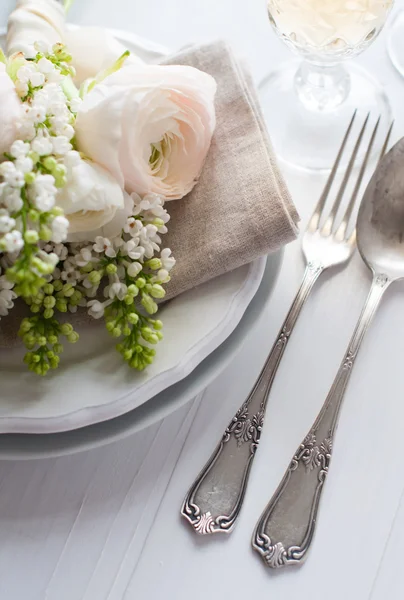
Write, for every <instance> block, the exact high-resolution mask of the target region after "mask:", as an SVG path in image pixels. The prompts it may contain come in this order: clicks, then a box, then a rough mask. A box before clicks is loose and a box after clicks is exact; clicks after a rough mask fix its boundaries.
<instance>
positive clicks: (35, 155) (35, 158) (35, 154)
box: [28, 151, 40, 165]
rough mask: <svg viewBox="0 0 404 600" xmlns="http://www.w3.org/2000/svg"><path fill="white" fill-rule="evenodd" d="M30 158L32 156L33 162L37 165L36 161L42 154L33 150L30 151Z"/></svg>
mask: <svg viewBox="0 0 404 600" xmlns="http://www.w3.org/2000/svg"><path fill="white" fill-rule="evenodd" d="M28 158H30V159H31V160H32V162H33V163H34V165H36V163H37V162H38V161H39V159H40V156H39V154H37V153H36V152H32V151H31V152H28Z"/></svg>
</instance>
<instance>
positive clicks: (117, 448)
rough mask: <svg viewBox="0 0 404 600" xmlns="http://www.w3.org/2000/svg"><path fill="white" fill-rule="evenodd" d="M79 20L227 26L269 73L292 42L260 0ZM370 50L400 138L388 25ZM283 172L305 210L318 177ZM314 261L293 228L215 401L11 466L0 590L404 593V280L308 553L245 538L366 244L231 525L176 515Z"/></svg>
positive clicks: (303, 340)
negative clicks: (299, 560)
mask: <svg viewBox="0 0 404 600" xmlns="http://www.w3.org/2000/svg"><path fill="white" fill-rule="evenodd" d="M396 4H398V5H401V6H403V2H402V0H399V1H398V2H396ZM12 6H13V0H2V1H1V3H0V23H1V24H5V22H6V17H7V14H8V12H9V10H10V9H11V7H12ZM71 18H72V20H73V21H75V22H76V23H82V24H99V25H104V26H110V27H116V28H127V29H128V28H130V29H132V30H133V31H135V32H136V33H138V34H140V35H142V36H145V37H149V38H151V39H153V40H155V41H158V42H160V43H163V44H166V45H168V46H170V47H172V48H176V47H179V46H181V45H183V44H186V43H189V42H195V41H203V40H208V39H215V38H220V37H225V38H226V39H228V40H229V41H230V42H231V43H232V44H233V46H234V47H235V48H236V49H237V50H238V51H239V53H241V54H243V55H244V56H246V57H247V59H248V60H249V62H250V64H251V66H252V69H253V73H254V76H255V78H256V79H257V80H258V79H260V78H261V77H262V76H263V75H264V74H265V73H266V72H267V71H268V70H270V69H271V68H272V67H274V66H276V65H277V64H278V63H279V62H280V61H281V60H283V59H285V58H287V57H288V51H287V50H286V49H285V48H284V47H283V46H282V44H281V43H280V42H279V41H278V40H276V38H275V36H274V35H273V34H272V32H271V30H270V28H269V25H268V23H267V18H266V13H265V2H264V0H248V2H247V0H245V1H244V2H243V1H242V0H204V1H203V2H198V1H197V0H170V1H167V0H152V1H149V2H144V1H141V0H132V1H131V2H130V3H129V2H127V0H114V2H107V0H77V1H76V4H75V6H74V8H73V10H72V13H71ZM360 61H361V62H363V63H364V64H366V65H368V66H371V68H372V70H373V72H374V73H375V74H377V76H378V77H379V79H380V80H381V81H382V82H383V85H384V86H385V88H386V91H387V92H388V94H389V96H390V97H391V99H392V102H393V105H394V108H395V114H396V118H397V125H396V137H398V136H399V135H403V134H404V114H403V109H402V107H403V98H404V81H402V80H401V79H400V78H399V76H398V75H396V73H395V72H394V70H393V68H392V66H391V65H390V63H389V60H388V58H387V54H386V49H385V37H384V36H381V38H380V39H379V40H378V41H377V42H376V43H375V44H374V46H373V47H372V48H371V49H370V50H369V51H368V52H366V53H365V54H364V55H363V57H361V58H360ZM286 176H287V178H288V182H289V184H290V188H291V191H292V194H293V196H294V198H295V201H296V203H297V205H298V208H299V210H300V212H301V215H302V218H303V221H304V220H305V218H307V217H308V215H309V214H310V212H311V209H312V206H313V203H314V201H315V199H316V198H317V196H318V194H319V191H320V190H321V186H322V183H323V182H322V181H321V180H320V179H317V178H313V177H307V176H303V175H297V174H296V173H292V172H289V173H286ZM302 267H303V265H302V261H301V258H300V249H299V244H298V243H296V244H294V245H292V246H290V247H289V248H288V249H287V252H286V257H285V262H284V268H283V270H282V273H281V276H280V279H279V282H278V285H277V287H276V290H275V292H274V294H273V296H272V298H271V299H270V300H269V302H268V305H267V308H266V316H265V318H264V319H263V320H261V322H260V323H258V324H257V326H256V327H255V329H254V332H253V333H252V335H251V336H250V338H249V339H248V340H247V341H246V343H245V345H244V347H243V348H242V350H241V352H240V354H239V356H238V357H237V359H236V360H235V361H234V363H233V364H232V365H230V367H229V368H228V369H227V370H226V372H225V373H223V375H222V376H221V377H220V378H219V379H218V380H217V381H216V382H215V383H214V384H213V385H212V386H211V387H210V388H209V389H208V390H207V391H206V392H205V394H204V396H203V398H202V400H201V399H196V400H195V401H194V402H193V403H191V404H190V405H188V406H186V407H184V408H183V409H181V410H180V411H179V412H177V413H175V414H173V415H171V416H170V417H168V418H167V419H165V420H164V421H163V422H162V423H158V424H155V425H154V426H152V427H150V428H149V429H147V430H145V431H143V432H141V433H139V434H137V435H136V436H133V437H132V438H129V439H126V440H124V441H121V442H118V443H115V444H112V445H111V446H108V447H104V448H101V449H98V450H94V451H91V452H87V453H84V454H81V455H75V456H71V457H63V458H59V459H49V460H43V461H33V462H26V463H24V462H21V463H18V462H15V463H12V462H8V463H1V464H0V532H1V538H0V539H1V541H0V598H1V599H2V600H3V599H4V600H20V599H21V600H22V599H24V600H25V599H27V600H45V599H47V600H107V599H108V600H123V599H125V600H134V599H136V600H158V599H160V598H168V599H169V600H202V599H204V600H205V599H206V598H212V599H213V600H218V599H219V598H222V597H229V598H234V599H237V600H238V599H240V600H241V598H246V597H251V598H272V599H274V600H275V599H276V600H289V599H290V598H298V599H299V600H324V599H327V600H340V599H341V598H346V599H347V600H401V599H402V598H404V578H403V576H402V564H401V563H402V558H401V557H402V550H401V549H402V544H403V541H404V499H403V498H404V463H403V460H402V439H403V435H404V419H403V417H404V404H403V397H404V373H403V357H404V310H403V292H404V288H403V286H400V285H397V286H396V287H395V288H393V289H392V290H391V291H390V292H389V295H388V297H387V298H386V300H385V302H384V306H383V307H382V310H381V311H380V313H379V315H378V316H377V317H376V320H375V323H374V326H373V328H372V330H371V332H370V333H369V335H368V337H367V338H366V340H365V343H364V347H363V349H362V352H361V356H360V358H359V360H358V363H357V365H356V367H355V371H354V373H353V376H352V381H351V383H350V386H349V390H348V393H347V398H346V405H345V408H344V410H343V414H342V418H341V422H340V426H339V431H338V437H337V442H336V448H335V454H334V458H333V463H332V467H331V470H330V477H329V480H328V482H327V486H326V490H325V493H324V498H323V502H322V510H321V516H320V521H319V525H318V531H317V535H316V539H315V543H314V546H313V549H312V552H311V554H310V557H309V559H308V562H307V563H306V565H305V566H304V567H303V568H301V569H296V570H293V569H290V570H288V571H283V572H281V573H275V574H274V573H269V572H267V571H266V570H265V569H264V568H263V566H262V565H261V563H260V561H259V560H258V558H257V557H256V556H254V555H253V553H252V551H251V549H250V544H249V542H250V536H251V532H252V529H253V526H254V524H255V522H256V519H257V518H258V516H259V514H260V512H261V510H262V509H263V507H264V505H265V503H266V501H267V500H268V499H269V497H270V495H271V494H272V492H273V491H274V489H275V487H276V485H277V484H278V482H279V480H280V477H281V475H282V474H283V472H284V469H285V467H286V465H287V463H288V461H289V459H290V457H291V455H292V453H293V451H294V450H295V448H296V446H297V444H298V443H299V442H300V440H301V438H302V436H303V435H304V434H305V432H306V430H307V429H308V427H309V425H310V424H311V422H312V420H313V418H314V416H315V414H316V413H317V411H318V409H319V407H320V405H321V403H322V401H323V399H324V397H325V394H326V392H327V390H328V388H329V386H330V383H331V381H332V378H333V376H334V373H335V371H336V368H337V366H338V364H339V361H340V359H341V357H342V354H343V351H344V350H345V346H346V344H347V341H348V339H349V337H350V333H351V331H352V328H353V325H354V323H355V321H356V319H357V317H358V314H359V312H360V307H361V304H362V302H363V300H364V298H365V296H366V293H367V287H368V285H369V275H368V273H367V272H366V270H365V268H364V266H363V265H362V264H361V261H360V259H359V258H358V257H357V256H356V257H355V259H354V260H353V261H352V263H351V264H350V265H349V268H347V269H345V270H342V271H339V272H338V273H335V274H333V276H326V277H325V278H324V279H323V281H322V282H320V283H319V285H318V287H317V289H316V292H315V294H314V295H313V297H312V298H311V299H310V301H309V304H308V306H307V309H306V310H305V311H304V314H303V315H302V317H301V320H300V322H299V324H298V326H297V330H296V334H295V336H294V339H293V341H292V343H291V344H290V347H289V348H288V351H287V354H286V355H285V358H284V361H283V364H282V366H281V368H280V372H279V374H278V377H277V379H276V381H275V385H274V388H273V392H272V396H271V401H270V411H269V416H268V419H267V422H266V424H265V431H264V435H263V437H262V441H261V445H260V449H259V455H258V457H257V459H256V462H255V466H254V469H253V473H252V477H251V484H250V489H249V493H248V495H247V499H246V502H245V506H244V510H243V513H242V516H241V518H240V522H239V524H238V527H237V528H236V530H235V532H234V534H233V535H232V536H230V537H229V538H219V539H218V538H216V539H214V540H206V539H200V538H197V537H196V536H194V535H193V534H192V532H190V531H189V530H188V529H187V528H186V527H185V526H184V525H183V524H182V523H181V522H180V519H179V516H178V511H179V507H180V504H181V501H182V499H183V496H184V494H185V492H186V489H187V487H188V485H189V484H190V483H191V481H192V480H193V478H194V477H195V475H196V473H197V471H198V470H199V468H200V467H201V466H202V464H203V463H204V462H205V460H206V459H207V457H208V456H209V454H210V452H211V450H212V448H213V446H214V444H215V443H216V441H217V439H218V437H219V435H220V434H221V432H222V431H223V428H224V427H225V426H226V424H227V421H228V419H229V417H230V416H231V415H232V414H233V412H234V410H235V409H236V407H237V406H238V405H239V404H240V403H241V401H242V400H243V399H244V398H245V396H246V394H247V393H248V391H249V388H250V387H251V385H252V383H253V381H254V379H255V377H256V376H257V374H258V372H259V369H260V365H261V364H262V362H263V360H264V357H265V356H266V354H267V352H268V350H269V348H270V346H271V344H272V341H273V339H274V336H275V334H276V332H277V329H278V327H279V324H280V323H281V321H282V319H283V317H284V314H285V311H286V309H287V307H288V305H289V302H290V301H291V299H292V297H293V295H294V293H295V290H296V288H297V286H298V284H299V281H300V277H301V274H302Z"/></svg>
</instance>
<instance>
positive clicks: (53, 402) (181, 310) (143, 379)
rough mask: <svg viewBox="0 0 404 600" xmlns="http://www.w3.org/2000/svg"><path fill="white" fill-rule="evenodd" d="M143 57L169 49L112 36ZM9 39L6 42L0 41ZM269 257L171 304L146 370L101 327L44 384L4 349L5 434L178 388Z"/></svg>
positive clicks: (0, 358)
mask: <svg viewBox="0 0 404 600" xmlns="http://www.w3.org/2000/svg"><path fill="white" fill-rule="evenodd" d="M112 33H113V34H114V35H115V37H117V38H118V39H119V40H120V41H121V42H122V43H123V44H124V45H125V46H126V47H128V48H129V49H130V50H131V51H133V52H134V53H136V54H137V55H139V56H140V57H141V58H143V59H144V60H148V61H155V60H158V59H161V58H162V57H163V56H165V55H166V53H167V51H166V50H165V49H164V48H161V47H159V46H156V45H154V44H151V43H149V42H146V41H144V40H141V39H140V38H137V37H136V36H133V35H130V34H124V33H121V32H116V31H112ZM1 41H3V42H4V38H3V40H0V43H1ZM264 268H265V258H263V259H260V260H257V261H255V262H254V263H252V264H250V265H246V266H244V267H241V268H239V269H237V270H235V271H233V272H231V273H227V274H226V275H224V276H222V277H220V278H217V279H215V280H213V281H211V282H208V283H207V284H204V285H202V286H200V287H199V288H198V289H195V290H192V291H190V292H188V293H186V294H183V295H181V296H180V297H179V298H176V299H175V300H173V301H171V302H170V303H168V304H167V306H165V307H163V308H162V310H161V313H160V314H161V318H162V319H163V321H164V336H165V337H164V341H163V342H162V343H161V344H159V347H158V354H157V358H156V360H155V362H154V364H153V365H151V366H150V367H149V368H148V369H147V371H146V372H144V373H137V372H135V371H132V370H130V369H129V368H128V367H127V366H126V365H125V364H124V363H123V362H122V360H121V357H120V356H119V355H118V353H117V352H116V351H115V348H114V346H115V341H114V340H113V338H111V337H110V336H109V335H108V334H107V332H106V331H105V328H104V327H103V326H102V323H95V324H91V325H87V326H82V327H81V329H80V328H79V331H80V335H81V340H80V343H79V344H77V345H75V346H69V345H68V344H67V345H66V352H65V353H64V355H63V360H62V361H61V366H60V367H59V369H58V370H57V371H56V372H55V373H52V374H48V376H47V377H46V378H45V379H39V378H38V377H36V376H35V375H33V374H31V373H29V372H27V370H26V367H25V365H24V364H23V363H22V357H23V353H24V350H23V348H22V347H21V346H16V347H15V348H12V349H7V350H5V349H4V348H3V349H0V378H1V391H0V394H1V398H0V433H35V434H38V433H53V432H60V431H67V430H71V429H76V428H79V427H85V426H88V425H91V424H94V423H99V422H100V421H105V420H108V419H113V418H116V417H117V416H119V415H122V414H124V413H127V412H128V411H131V410H133V409H135V408H136V407H138V406H140V405H142V404H144V403H145V402H147V401H148V400H149V399H150V398H152V397H153V396H155V395H156V394H158V393H160V392H161V391H162V390H164V389H166V388H167V387H169V386H172V385H173V384H175V383H177V382H178V381H180V380H181V379H183V378H184V377H186V376H187V375H189V373H191V372H192V371H193V370H194V369H195V367H196V366H197V365H198V364H199V363H200V362H201V361H203V360H204V359H205V358H206V357H207V356H208V355H209V354H210V353H211V352H213V351H214V350H215V349H216V348H217V347H218V346H219V345H220V344H221V343H222V342H223V341H224V340H225V339H226V338H227V337H228V336H229V335H230V334H231V332H232V331H233V330H234V328H235V327H236V326H237V324H238V323H239V321H240V319H241V317H242V316H243V314H244V311H245V310H246V308H247V306H248V305H249V303H250V302H251V300H252V298H253V297H254V294H255V293H256V291H257V289H258V286H259V284H260V282H261V279H262V275H263V272H264Z"/></svg>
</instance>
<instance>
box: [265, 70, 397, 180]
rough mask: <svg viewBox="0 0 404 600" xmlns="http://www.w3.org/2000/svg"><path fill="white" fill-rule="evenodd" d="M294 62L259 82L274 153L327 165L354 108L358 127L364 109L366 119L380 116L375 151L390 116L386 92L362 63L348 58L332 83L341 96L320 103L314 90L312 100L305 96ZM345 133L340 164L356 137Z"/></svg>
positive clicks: (320, 167) (308, 167)
mask: <svg viewBox="0 0 404 600" xmlns="http://www.w3.org/2000/svg"><path fill="white" fill-rule="evenodd" d="M299 65H301V63H299V62H298V61H293V62H291V63H286V64H285V65H281V66H280V67H279V68H278V69H277V70H276V71H274V72H272V73H271V74H270V75H269V76H268V77H267V78H266V79H265V80H264V81H263V82H262V83H261V85H260V86H259V94H260V100H261V105H262V110H263V114H264V119H265V121H266V124H267V126H268V131H269V135H270V136H271V140H272V143H273V145H274V148H275V151H276V153H277V155H278V157H279V159H280V160H281V161H282V162H285V163H287V164H288V165H291V166H293V167H295V168H299V169H302V170H304V171H308V172H314V171H315V172H317V171H328V170H330V169H331V167H332V165H333V163H334V160H335V157H336V155H337V152H338V148H339V146H340V144H341V142H342V138H343V136H344V132H345V130H346V128H347V127H348V124H349V121H350V119H351V117H352V114H353V112H354V111H355V109H357V111H358V118H357V119H356V126H357V129H358V132H359V126H360V124H361V123H363V119H364V118H365V117H366V115H367V114H368V113H369V112H370V113H371V119H370V123H371V124H372V123H374V122H375V121H376V119H378V117H379V116H380V117H381V123H380V128H379V131H380V133H379V135H378V139H377V140H376V143H375V145H374V150H373V152H374V155H375V156H376V155H377V154H378V153H379V152H380V149H381V145H382V140H383V136H382V134H384V133H387V130H388V128H389V126H390V123H391V120H392V112H391V108H390V104H389V101H388V98H387V96H386V94H385V93H384V91H383V89H382V87H381V86H380V85H379V84H378V82H377V81H376V80H374V79H373V77H372V76H371V75H370V74H369V73H368V72H367V71H366V70H365V69H363V68H362V67H360V66H358V65H356V64H354V63H351V64H350V63H348V64H347V65H346V66H345V69H344V71H343V73H344V74H345V79H344V78H341V77H340V80H339V81H338V80H337V86H336V87H335V96H334V98H335V97H337V96H338V94H340V96H339V99H340V101H338V100H337V101H336V102H334V101H332V98H331V101H329V100H330V98H328V99H326V101H325V102H324V103H323V104H321V97H320V96H319V95H318V94H317V93H315V98H314V101H312V102H310V98H312V99H313V94H312V95H311V96H310V95H309V94H307V93H306V92H307V90H306V89H305V88H304V86H302V82H301V81H300V75H299V74H300V73H301V72H302V68H301V67H300V69H299ZM296 73H298V76H297V77H296ZM314 91H315V92H316V90H315V89H314ZM302 95H303V96H304V97H302ZM319 98H320V100H319ZM305 99H306V100H307V101H305ZM369 134H370V127H369ZM350 137H351V139H350V146H349V145H348V144H347V150H346V151H345V155H344V157H343V158H342V160H341V163H340V165H341V168H343V167H346V165H347V164H348V162H349V156H350V152H349V149H350V148H351V149H352V148H353V145H354V143H355V135H353V134H351V136H350ZM377 142H380V143H377ZM365 146H366V144H363V149H362V152H359V153H358V156H359V157H360V156H361V155H362V156H364V154H365V150H366V148H365Z"/></svg>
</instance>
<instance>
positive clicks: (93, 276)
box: [88, 271, 101, 285]
mask: <svg viewBox="0 0 404 600" xmlns="http://www.w3.org/2000/svg"><path fill="white" fill-rule="evenodd" d="M88 279H89V281H90V282H91V283H92V284H93V285H96V284H97V283H100V281H101V274H100V273H99V271H91V273H89V275H88Z"/></svg>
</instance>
